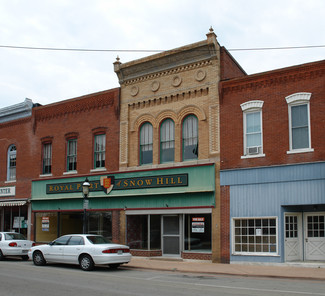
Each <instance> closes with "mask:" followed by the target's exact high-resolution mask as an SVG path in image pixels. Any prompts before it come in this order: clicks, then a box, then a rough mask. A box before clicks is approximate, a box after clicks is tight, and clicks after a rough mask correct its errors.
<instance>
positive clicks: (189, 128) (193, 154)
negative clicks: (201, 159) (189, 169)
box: [183, 115, 199, 160]
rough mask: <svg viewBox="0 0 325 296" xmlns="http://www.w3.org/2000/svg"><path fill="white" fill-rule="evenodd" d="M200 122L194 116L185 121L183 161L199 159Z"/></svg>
mask: <svg viewBox="0 0 325 296" xmlns="http://www.w3.org/2000/svg"><path fill="white" fill-rule="evenodd" d="M198 152H199V150H198V120H197V117H196V116H194V115H189V116H187V117H186V118H185V119H184V121H183V160H190V159H197V158H198V154H199V153H198Z"/></svg>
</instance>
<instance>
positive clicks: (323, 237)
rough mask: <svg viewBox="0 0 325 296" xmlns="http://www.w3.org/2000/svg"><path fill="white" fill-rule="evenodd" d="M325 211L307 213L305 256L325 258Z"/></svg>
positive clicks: (308, 258) (320, 259)
mask: <svg viewBox="0 0 325 296" xmlns="http://www.w3.org/2000/svg"><path fill="white" fill-rule="evenodd" d="M324 225H325V213H324V212H323V213H306V214H305V258H306V260H317V261H324V260H325V233H324V232H325V229H324Z"/></svg>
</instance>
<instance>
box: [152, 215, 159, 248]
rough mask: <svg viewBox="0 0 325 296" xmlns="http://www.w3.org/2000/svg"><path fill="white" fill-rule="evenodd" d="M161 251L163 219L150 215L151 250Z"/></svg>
mask: <svg viewBox="0 0 325 296" xmlns="http://www.w3.org/2000/svg"><path fill="white" fill-rule="evenodd" d="M160 249H161V217H160V215H150V250H160Z"/></svg>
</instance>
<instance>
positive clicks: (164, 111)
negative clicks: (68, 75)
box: [113, 29, 246, 262]
mask: <svg viewBox="0 0 325 296" xmlns="http://www.w3.org/2000/svg"><path fill="white" fill-rule="evenodd" d="M114 69H115V72H116V74H117V76H118V78H119V82H120V85H121V108H120V148H119V150H120V158H119V159H120V174H121V175H123V177H124V178H130V179H132V178H134V180H135V181H136V182H137V181H139V182H140V183H141V182H142V181H140V180H141V178H142V177H143V176H145V177H146V179H145V180H144V181H145V182H146V181H147V180H151V181H152V182H156V183H155V186H146V187H144V186H133V187H129V188H128V190H124V193H122V192H121V193H120V196H124V201H125V211H124V214H125V215H126V238H127V244H129V245H130V247H131V248H132V252H133V254H139V255H144V256H181V257H182V258H192V259H193V258H194V259H209V260H213V261H219V262H220V261H225V260H226V259H224V258H223V257H222V256H223V252H222V249H223V243H222V241H221V229H222V227H223V225H222V223H221V222H222V221H221V210H222V208H221V204H220V199H219V160H220V143H219V124H220V121H219V89H218V88H219V81H220V80H223V79H230V78H234V77H241V76H245V75H246V74H245V72H244V71H243V70H242V69H241V68H240V66H239V65H238V64H237V63H236V61H235V60H234V59H233V58H232V57H231V55H230V54H229V53H228V52H227V50H226V49H225V48H223V47H220V45H219V44H218V42H217V40H216V35H215V34H214V32H213V30H212V29H211V30H210V32H209V33H208V34H207V39H206V40H203V41H200V42H197V43H194V44H190V45H187V46H184V47H181V48H177V49H173V50H169V51H166V52H163V53H160V54H156V55H152V56H148V57H145V58H142V59H139V60H135V61H131V62H127V63H121V62H120V61H119V59H118V60H117V61H116V62H115V63H114ZM118 177H119V176H115V178H118ZM151 181H150V182H151ZM141 184H142V183H141ZM167 185H168V187H167ZM113 193H115V192H114V190H113Z"/></svg>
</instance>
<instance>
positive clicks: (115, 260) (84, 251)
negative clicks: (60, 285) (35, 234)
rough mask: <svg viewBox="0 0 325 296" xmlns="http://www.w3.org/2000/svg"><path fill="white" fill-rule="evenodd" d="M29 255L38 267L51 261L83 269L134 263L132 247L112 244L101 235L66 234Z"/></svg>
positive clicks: (33, 249) (34, 249) (115, 266)
mask: <svg viewBox="0 0 325 296" xmlns="http://www.w3.org/2000/svg"><path fill="white" fill-rule="evenodd" d="M28 256H29V258H30V259H31V260H33V262H34V264H35V265H39V266H40V265H45V264H46V263H47V262H52V263H65V264H79V266H80V268H81V269H82V270H85V271H88V270H92V269H93V268H94V266H95V265H96V264H98V265H108V266H109V267H110V268H117V267H119V266H120V265H121V264H123V263H128V262H130V260H131V257H132V255H131V253H130V248H129V247H128V246H125V245H119V244H114V243H111V242H110V241H109V240H108V239H106V238H105V237H103V236H101V235H93V234H70V235H64V236H61V237H59V238H57V239H56V240H54V241H53V242H51V243H49V244H46V245H39V246H34V247H32V248H31V249H30V250H29V252H28Z"/></svg>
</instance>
